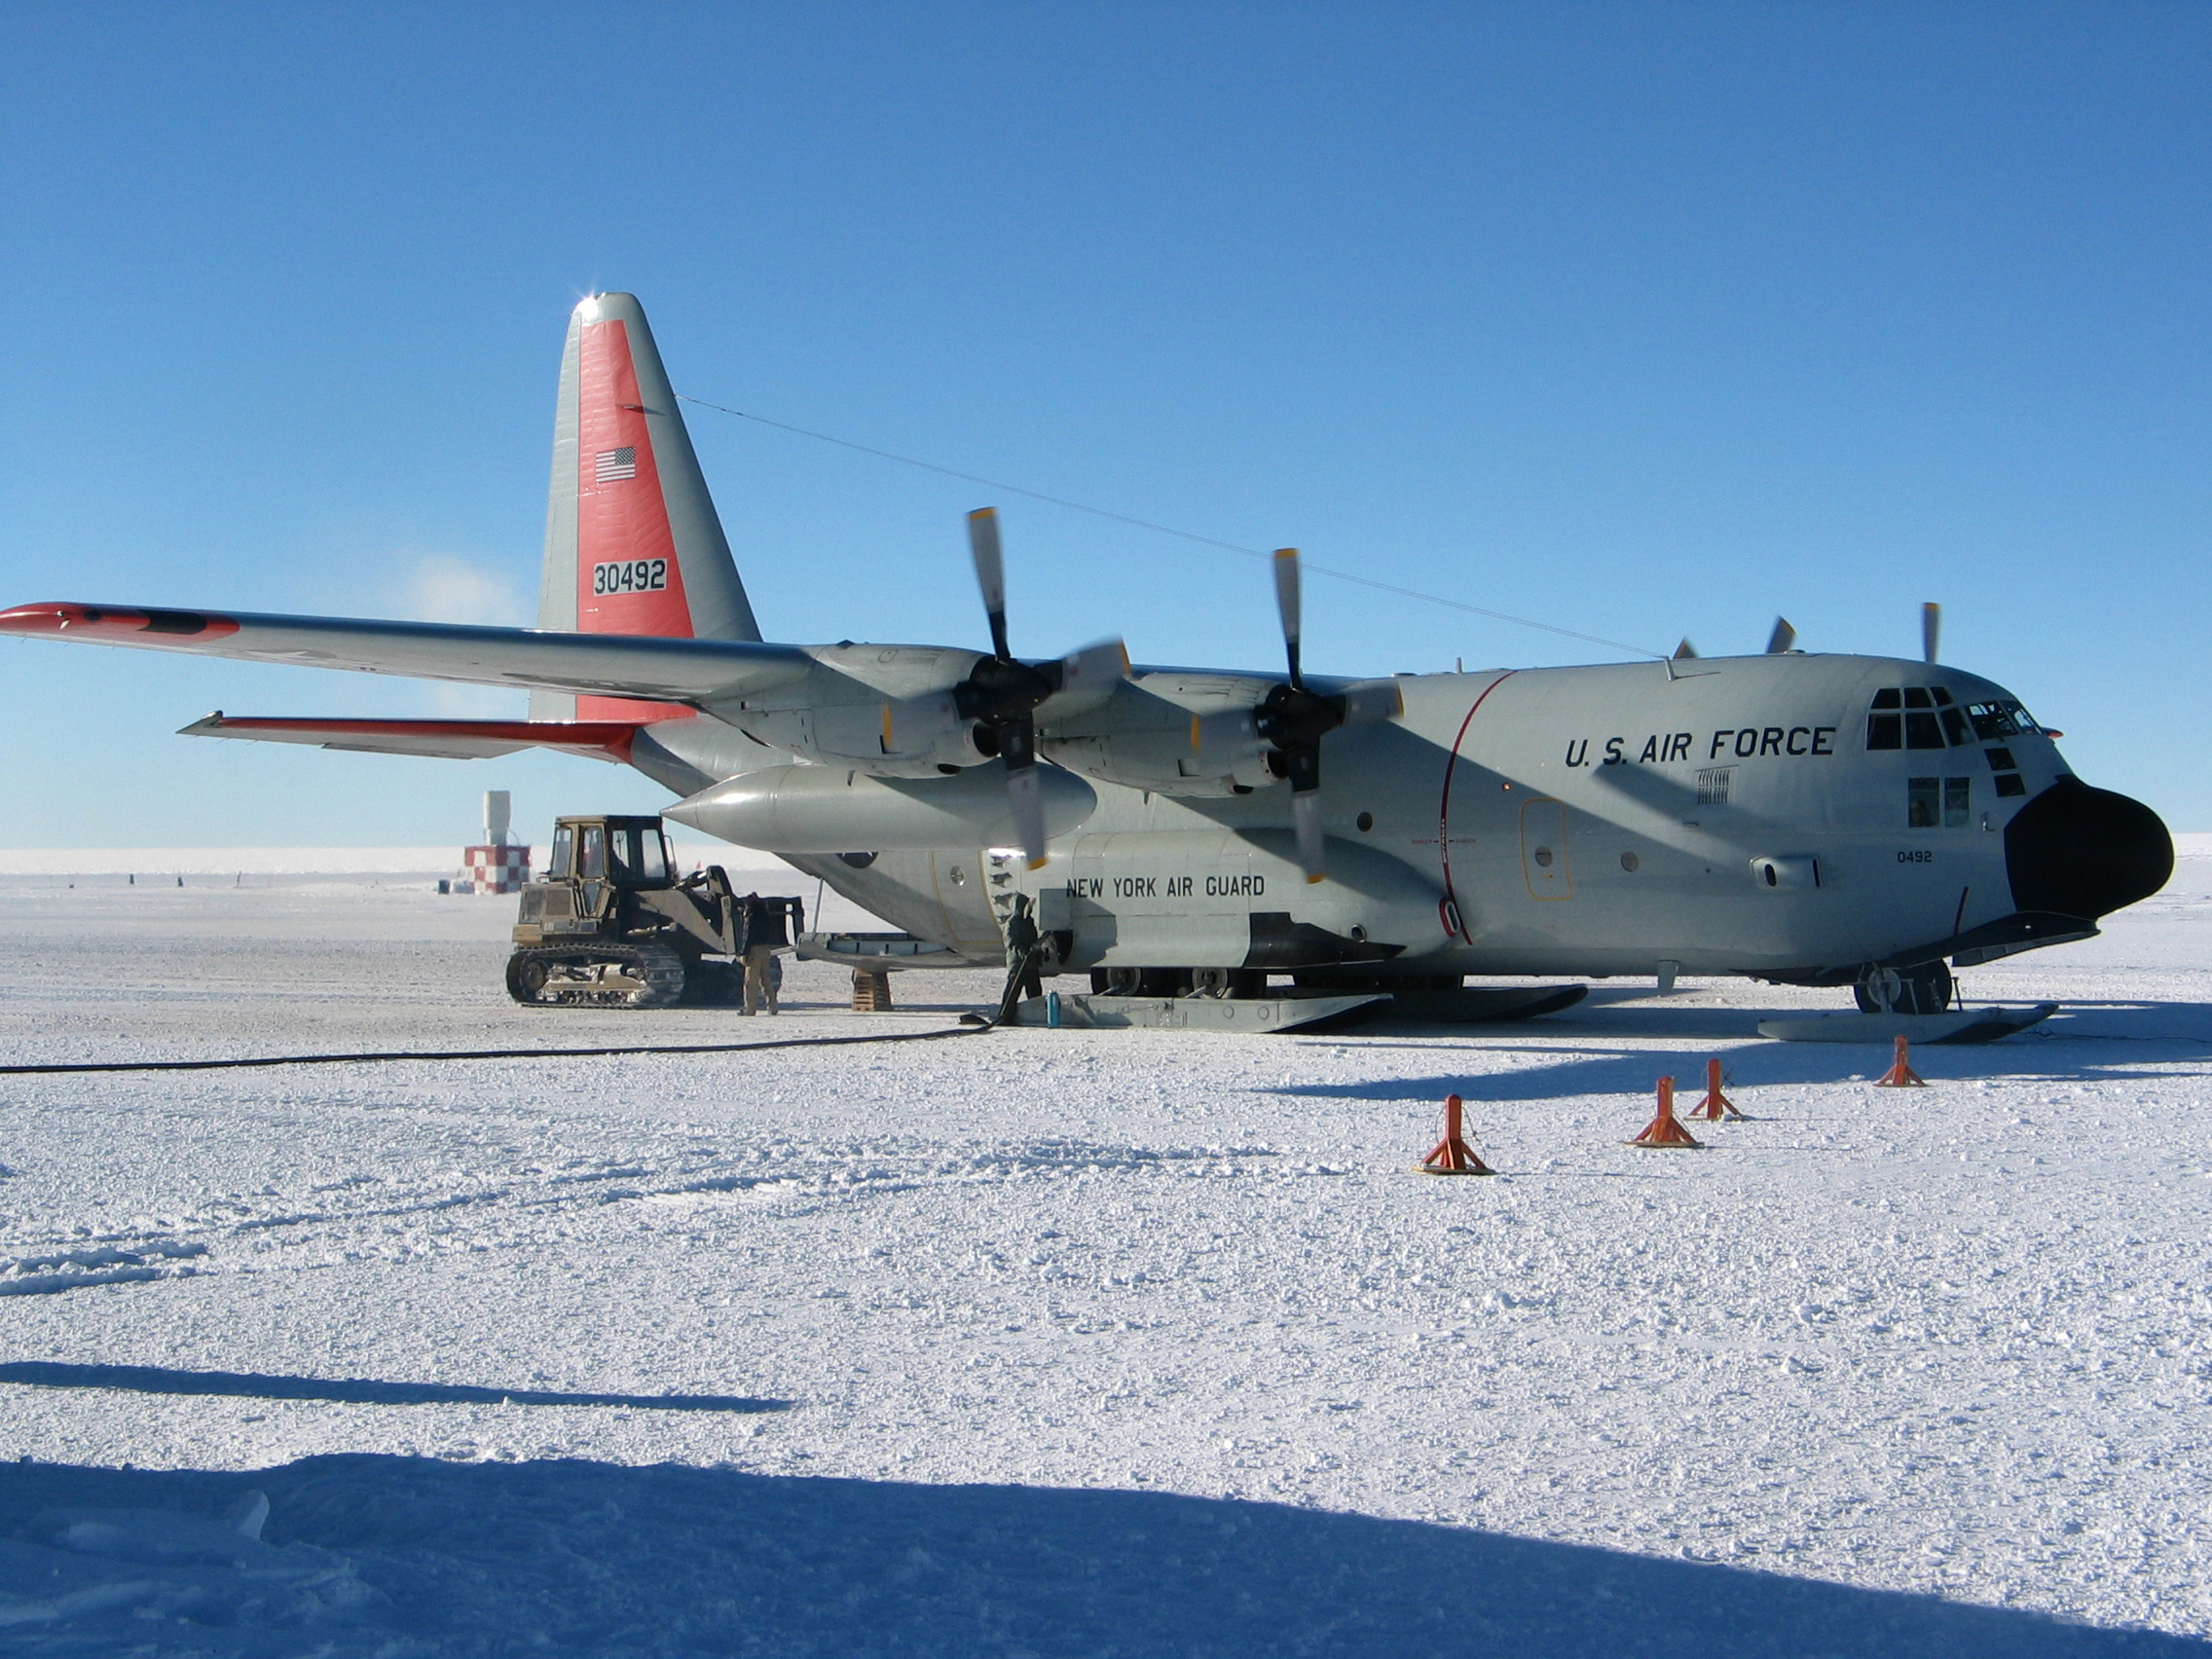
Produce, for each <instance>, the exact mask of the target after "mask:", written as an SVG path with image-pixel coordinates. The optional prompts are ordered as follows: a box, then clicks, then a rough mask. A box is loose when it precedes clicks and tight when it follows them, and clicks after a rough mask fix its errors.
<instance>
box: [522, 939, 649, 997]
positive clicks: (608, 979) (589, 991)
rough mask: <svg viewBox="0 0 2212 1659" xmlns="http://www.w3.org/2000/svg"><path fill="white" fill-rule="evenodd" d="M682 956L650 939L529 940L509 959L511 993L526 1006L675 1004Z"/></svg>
mask: <svg viewBox="0 0 2212 1659" xmlns="http://www.w3.org/2000/svg"><path fill="white" fill-rule="evenodd" d="M683 979H684V974H683V958H682V956H681V955H679V954H678V953H677V952H676V950H675V949H674V948H672V947H671V946H669V945H665V944H660V943H657V942H654V941H652V940H637V941H621V942H617V941H614V940H600V941H595V942H593V943H591V944H576V945H549V944H544V945H525V946H523V947H522V948H520V949H518V950H517V951H516V952H515V953H514V954H513V955H512V956H510V957H508V958H507V995H509V996H511V997H513V998H514V1000H515V1001H516V1002H518V1003H521V1004H523V1005H524V1006H525V1007H528V1008H673V1007H674V1006H675V1005H676V1004H677V1003H679V1002H681V1001H682V998H683Z"/></svg>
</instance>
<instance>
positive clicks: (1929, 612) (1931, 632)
mask: <svg viewBox="0 0 2212 1659" xmlns="http://www.w3.org/2000/svg"><path fill="white" fill-rule="evenodd" d="M1942 632H1943V608H1942V607H1941V606H1940V605H1937V604H1936V603H1935V602H1934V601H1930V602H1929V603H1928V604H1926V605H1924V606H1922V607H1921V608H1920V660H1921V661H1922V662H1934V661H1935V660H1936V640H1937V638H1938V637H1939V636H1940V635H1941V634H1942Z"/></svg>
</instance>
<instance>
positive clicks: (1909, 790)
mask: <svg viewBox="0 0 2212 1659" xmlns="http://www.w3.org/2000/svg"><path fill="white" fill-rule="evenodd" d="M1942 822H1943V780H1942V779H1941V778H1914V779H1911V780H1910V781H1909V782H1907V783H1906V785H1905V799H1904V827H1905V828H1906V829H1907V830H1933V829H1935V828H1936V826H1937V825H1939V824H1941V823H1942Z"/></svg>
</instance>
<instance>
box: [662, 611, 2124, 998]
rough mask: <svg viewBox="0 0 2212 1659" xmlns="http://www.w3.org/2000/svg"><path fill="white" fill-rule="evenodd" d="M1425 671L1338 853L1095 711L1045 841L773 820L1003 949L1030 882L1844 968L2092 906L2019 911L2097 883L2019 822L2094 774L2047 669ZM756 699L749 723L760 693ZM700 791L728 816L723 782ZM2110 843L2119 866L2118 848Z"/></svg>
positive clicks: (1345, 925)
mask: <svg viewBox="0 0 2212 1659" xmlns="http://www.w3.org/2000/svg"><path fill="white" fill-rule="evenodd" d="M1223 678H1226V677H1212V676H1198V675H1193V674H1187V673H1179V672H1178V671H1158V672H1157V673H1152V674H1147V673H1144V672H1140V673H1139V674H1138V675H1137V676H1136V677H1135V678H1134V679H1133V681H1132V682H1131V686H1132V692H1133V694H1135V695H1138V696H1149V695H1158V694H1160V691H1161V688H1164V689H1165V690H1167V691H1171V692H1175V693H1177V694H1179V695H1183V697H1184V701H1185V702H1188V701H1189V697H1188V692H1189V690H1190V687H1191V686H1192V685H1193V684H1194V683H1195V682H1198V681H1199V680H1201V679H1210V680H1215V681H1216V682H1217V683H1218V682H1219V680H1220V679H1223ZM1396 684H1397V686H1398V688H1399V693H1400V696H1401V698H1402V704H1403V713H1402V715H1401V716H1400V717H1399V718H1397V719H1392V720H1390V721H1387V722H1384V723H1379V724H1374V725H1366V726H1359V727H1347V728H1345V729H1342V730H1339V731H1336V732H1333V733H1331V734H1330V736H1329V737H1328V739H1327V747H1326V755H1327V765H1328V775H1329V787H1328V790H1327V792H1326V795H1325V798H1324V804H1323V828H1324V830H1325V832H1326V834H1327V836H1328V838H1329V843H1328V844H1329V860H1328V869H1329V873H1328V876H1327V878H1326V879H1325V880H1324V881H1322V882H1320V883H1318V884H1309V883H1308V882H1306V881H1305V880H1304V878H1303V876H1302V874H1301V872H1300V869H1299V866H1298V863H1297V860H1296V856H1295V851H1294V849H1293V848H1292V846H1291V844H1290V837H1289V833H1288V828H1287V825H1288V814H1287V802H1286V799H1285V797H1286V795H1287V787H1286V786H1284V785H1282V784H1279V783H1277V784H1272V785H1267V786H1263V787H1257V788H1253V789H1251V790H1250V791H1249V792H1248V793H1235V785H1232V786H1231V787H1230V790H1229V791H1228V792H1227V793H1218V794H1216V793H1200V794H1191V793H1180V792H1179V791H1177V790H1176V786H1175V784H1174V783H1172V782H1169V783H1166V784H1165V785H1164V787H1162V788H1161V789H1157V790H1146V789H1140V788H1135V787H1130V786H1128V785H1126V784H1121V783H1116V782H1113V781H1110V780H1109V779H1108V778H1107V777H1106V776H1103V775H1101V774H1102V772H1103V770H1104V768H1105V767H1106V766H1107V765H1109V764H1111V763H1112V756H1110V755H1107V756H1103V757H1101V756H1100V750H1099V746H1098V745H1096V744H1091V745H1088V746H1087V745H1086V744H1085V743H1084V742H1083V741H1081V740H1080V739H1078V740H1076V741H1072V742H1066V743H1054V742H1051V741H1048V742H1047V744H1046V745H1045V751H1046V754H1047V755H1048V756H1049V757H1052V758H1055V759H1059V760H1061V761H1063V762H1064V763H1067V764H1068V765H1069V769H1070V770H1077V769H1079V768H1082V767H1083V766H1084V765H1085V763H1086V761H1087V759H1096V760H1097V762H1098V764H1097V768H1096V769H1095V770H1094V771H1093V774H1092V775H1091V776H1089V777H1088V778H1086V779H1085V780H1084V781H1085V782H1086V783H1087V784H1088V788H1089V793H1091V794H1092V795H1094V796H1095V806H1094V807H1093V808H1092V809H1091V810H1089V811H1088V813H1087V814H1086V815H1085V816H1084V817H1083V819H1082V821H1081V822H1080V824H1077V825H1074V826H1072V827H1070V828H1067V829H1064V830H1061V831H1060V832H1059V833H1056V834H1055V835H1054V836H1053V837H1052V839H1051V842H1050V843H1049V845H1050V850H1051V862H1050V863H1049V864H1048V865H1047V866H1045V867H1044V868H1043V869H1041V870H1035V871H1032V870H1030V869H1028V868H1026V867H1024V861H1023V860H1021V859H1020V858H1019V857H1018V856H1015V855H1014V854H1013V852H1012V851H1011V849H1009V848H1006V847H1004V846H999V847H993V846H990V845H985V844H981V843H980V841H979V840H978V841H977V842H973V843H971V844H962V845H952V844H946V845H941V846H896V847H889V848H878V847H872V846H866V845H855V846H852V847H850V848H847V849H844V856H837V855H835V854H830V853H827V852H825V851H824V850H822V849H821V848H819V847H814V846H810V845H809V846H797V847H793V846H786V847H770V848H769V850H775V851H782V852H784V854H785V856H786V857H788V858H790V859H791V861H792V862H793V863H794V864H796V865H797V866H799V867H801V868H803V869H805V870H806V871H807V872H809V873H811V874H815V875H818V876H820V877H821V879H823V880H824V881H825V882H827V883H828V884H829V885H830V887H831V888H833V889H834V890H835V891H837V892H839V893H840V894H843V895H844V896H845V897H847V898H849V899H851V900H852V901H854V902H855V903H859V904H862V905H864V906H866V908H868V909H870V910H871V911H873V912H874V913H876V914H878V915H880V916H882V917H884V918H885V919H886V920H889V921H891V922H893V923H895V924H896V925H897V926H899V927H902V928H903V929H905V930H907V931H909V932H911V933H913V934H915V935H917V936H918V937H921V938H924V939H928V940H933V941H935V942H938V943H940V944H942V945H945V946H947V947H949V948H951V949H953V950H955V951H958V952H960V953H961V954H963V955H966V956H969V957H971V958H973V959H975V960H977V961H987V960H992V959H995V958H996V957H997V955H998V954H999V952H1000V950H1001V949H1002V945H1001V939H1002V927H1003V921H1004V918H1005V916H1006V914H1007V910H1008V906H1009V904H1010V903H1011V901H1012V899H1013V896H1014V894H1016V893H1026V894H1029V895H1030V896H1031V897H1032V898H1034V899H1035V900H1036V901H1037V903H1038V907H1039V916H1040V921H1041V924H1042V925H1043V926H1044V927H1045V928H1046V930H1047V931H1048V932H1049V933H1053V934H1057V935H1058V936H1059V937H1060V940H1061V941H1062V946H1063V955H1062V956H1061V958H1060V963H1061V966H1062V967H1064V968H1066V969H1070V970H1085V969H1113V968H1137V969H1167V968H1181V969H1195V968H1225V969H1264V970H1273V971H1300V970H1308V971H1320V970H1323V969H1325V968H1327V967H1330V966H1337V967H1343V966H1346V965H1347V964H1348V965H1356V966H1358V967H1359V968H1360V969H1361V970H1362V971H1365V972H1373V973H1376V974H1378V975H1381V976H1383V977H1396V976H1407V977H1448V976H1459V975H1578V976H1602V975H1632V974H1641V975H1649V974H1653V973H1655V972H1664V971H1666V970H1665V966H1664V965H1668V964H1673V965H1675V966H1676V967H1677V968H1678V969H1679V971H1681V972H1684V973H1710V974H1739V975H1755V976H1761V977H1775V978H1782V979H1794V980H1829V981H1840V980H1845V979H1849V978H1851V977H1854V976H1855V975H1856V974H1857V973H1858V972H1859V971H1860V970H1861V969H1862V967H1864V966H1865V965H1867V964H1877V963H1884V962H1890V961H1904V960H1927V959H1930V958H1931V957H1933V956H1935V955H1940V954H1955V955H1959V956H1961V957H1962V958H1972V953H1974V952H1976V951H1979V952H1981V953H1982V955H1981V956H1980V957H1979V958H1972V959H1986V957H1987V956H1993V955H1999V954H2004V953H2006V951H2007V950H2009V949H2019V948H2025V947H2027V946H2029V945H2031V944H2040V943H2047V942H2051V941H2053V940H2055V939H2057V938H2059V937H2066V936H2069V935H2071V936H2076V937H2078V936H2079V935H2080V934H2081V933H2084V932H2087V931H2089V929H2090V925H2091V924H2092V922H2093V914H2094V912H2093V911H2092V913H2091V914H2090V915H2086V916H2077V917H2076V918H2075V920H2076V922H2077V923H2078V924H2079V925H2077V926H2074V927H2071V928H2069V927H2067V926H2065V925H2063V924H2062V923H2060V922H2058V921H2052V920H2047V919H2046V920H2042V921H2028V922H2019V921H2014V920H2012V919H2014V918H2019V917H2021V916H2023V915H2029V916H2037V917H2049V916H2051V915H2063V914H2066V913H2068V912H2066V911H2064V910H2061V909H2056V908H2054V906H2053V905H2052V903H2050V902H2049V895H2048V894H2046V893H2030V894H2020V893H2016V892H2015V886H2016V882H2015V875H2016V873H2017V871H2018V869H2019V867H2020V865H2021V857H2022V855H2021V853H2020V851H2019V842H2020V839H2021V837H2020V835H2019V834H2017V833H2014V834H2012V835H2010V836H2009V835H2008V831H2009V830H2011V829H2012V826H2013V824H2014V821H2015V819H2016V818H2017V817H2018V815H2019V814H2020V813H2021V811H2022V809H2023V808H2024V807H2026V806H2027V805H2028V803H2029V802H2031V801H2033V800H2036V799H2038V798H2039V797H2041V796H2043V795H2045V793H2046V792H2047V791H2049V790H2050V789H2051V788H2052V786H2054V785H2056V784H2059V783H2060V782H2061V781H2063V780H2066V779H2068V778H2069V777H2070V773H2069V771H2068V768H2067V766H2066V763H2065V761H2064V759H2063V758H2062V757H2061V756H2060V755H2059V753H2058V750H2057V747H2056V745H2055V744H2054V743H2053V742H2052V741H2051V739H2050V738H2049V737H2047V736H2046V735H2045V734H2044V733H2043V732H2042V731H2041V730H2040V729H2038V728H2036V727H2035V725H2034V724H2033V722H2032V721H2031V720H2029V719H2027V717H2026V716H2025V714H2024V713H2023V712H2021V711H2020V709H2019V704H2018V702H2017V700H2016V699H2014V698H2012V697H2011V696H2010V695H2009V693H2007V692H2006V691H2005V690H2004V689H2003V688H2002V687H2000V686H1998V685H1995V684H1993V683H1992V682H1988V681H1986V680H1983V679H1980V678H1978V677H1976V676H1973V675H1969V674H1964V673H1961V672H1959V671H1957V670H1955V669H1950V668H1946V667H1941V666H1932V665H1929V664H1925V663H1918V662H1909V661H1901V660H1896V659H1890V658H1880V657H1857V656H1828V655H1801V654H1797V653H1788V654H1782V655H1774V656H1758V657H1742V658H1702V659H1693V660H1688V661H1682V662H1674V663H1658V662H1652V663H1629V664H1618V665H1606V666H1597V667H1587V668H1553V669H1524V670H1519V671H1490V672H1482V673H1473V674H1450V675H1408V676H1401V677H1398V678H1397V681H1396ZM1908 698H1910V699H1911V700H1912V701H1913V702H1915V703H1916V704H1918V705H1919V706H1918V707H1914V708H1910V709H1908V708H1906V707H1905V706H1904V705H1905V703H1906V701H1907V699H1908ZM1939 698H1940V699H1942V700H1940V701H1939V700H1938V699H1939ZM1878 703H1880V704H1886V705H1890V706H1889V707H1885V708H1877V707H1876V705H1877V704H1878ZM732 723H733V724H734V725H735V726H736V728H737V729H738V730H739V731H740V732H742V731H743V730H744V729H745V728H746V726H747V724H748V721H747V718H746V716H745V715H744V714H742V713H740V714H737V715H735V716H734V717H732ZM761 723H762V724H763V725H768V724H770V723H771V722H768V721H763V722H761ZM1109 723H1110V722H1109ZM1155 723H1156V724H1157V722H1155ZM690 724H692V722H679V723H677V724H673V725H667V726H658V727H655V728H653V736H654V737H655V738H656V739H657V740H658V741H659V742H660V743H661V744H663V745H666V746H668V747H669V748H670V749H671V750H672V751H674V750H689V751H691V752H692V753H693V754H695V755H696V756H697V758H698V760H699V761H701V762H703V763H704V765H702V766H691V767H685V768H684V769H683V770H682V771H676V770H674V769H671V770H670V772H669V775H668V776H667V777H666V779H665V781H666V782H668V783H669V784H670V785H671V786H672V787H675V788H678V789H680V790H684V791H686V792H687V793H696V794H701V795H704V796H705V797H707V798H708V799H709V800H710V801H711V799H712V797H713V795H714V793H715V791H714V790H713V789H712V788H708V787H705V786H704V784H703V779H704V778H705V776H706V773H707V772H708V771H709V770H711V769H712V768H713V767H714V766H715V765H716V764H717V761H718V759H724V760H726V758H727V757H730V756H738V757H742V756H743V752H744V748H745V747H746V746H747V744H746V742H743V741H741V743H740V744H739V746H738V747H737V748H736V749H734V750H733V749H731V748H730V747H728V746H727V744H726V734H727V733H728V731H729V727H727V726H723V727H722V728H721V733H722V735H720V736H711V735H710V732H709V731H708V730H706V729H693V730H690V731H685V730H684V729H682V728H683V727H684V726H685V725H690ZM716 724H717V725H719V724H720V722H716ZM1888 743H1894V744H1895V747H1881V746H1879V745H1884V744H1888ZM710 750H712V751H719V755H718V754H713V753H710V752H709V751H710ZM757 752H758V751H757V748H756V754H757ZM672 757H673V756H672ZM777 758H784V756H777ZM741 781H742V780H741ZM801 781H807V782H811V781H814V780H813V779H812V778H811V777H807V778H803V779H802V780H801ZM854 782H855V786H856V787H865V785H866V780H865V779H855V780H854ZM878 787H881V786H878ZM2077 787H2078V786H2077ZM930 788H932V786H931V785H929V784H926V783H924V784H919V785H915V786H912V787H911V788H909V790H908V793H909V794H919V793H927V792H928V791H929V790H930ZM1171 791H1172V792H1175V793H1170V792H1171ZM2081 793H2083V794H2085V795H2090V796H2094V797H2096V798H2097V799H2099V800H2103V801H2118V800H2120V799H2121V797H2118V796H2110V795H2106V794H2104V793H2103V792H2094V791H2086V790H2083V791H2082V792H2081ZM677 815H678V816H680V817H685V818H686V820H687V821H688V822H691V823H694V824H696V825H698V826H699V827H700V828H702V829H707V830H717V829H718V822H717V816H716V814H715V812H714V810H713V808H712V806H711V805H709V806H704V807H695V808H694V810H693V811H692V812H691V813H689V814H686V813H685V812H684V811H683V810H682V809H678V811H677ZM2108 816H2109V815H2108ZM2146 816H2147V815H2146ZM2030 828H2031V829H2032V828H2033V826H2031V827H2030ZM2076 828H2079V827H2078V826H2077V827H2076ZM2124 831H2125V827H2124V826H2120V827H2118V829H2117V830H2115V832H2119V833H2122V834H2124ZM725 832H726V828H725ZM2052 832H2062V831H2052ZM2159 838H2160V839H2161V840H2162V839H2163V837H2162V832H2161V833H2160V837H2159ZM773 839H774V837H773V836H772V835H768V836H762V837H758V838H757V840H759V841H765V840H773ZM2031 851H2032V850H2031ZM2079 855H2080V858H2081V860H2082V861H2083V863H2084V865H2085V866H2096V865H2098V864H2099V863H2100V861H2102V860H2104V859H2105V858H2106V857H2107V852H2106V850H2103V849H2100V848H2099V847H2097V846H2095V845H2084V846H2083V847H2081V848H2080V849H2079ZM2122 862H2123V863H2124V862H2127V860H2126V859H2125V858H2124V857H2123V859H2122ZM2135 862H2140V860H2139V859H2138V860H2136V861H2135ZM2090 885H2091V887H2092V888H2093V887H2094V886H2095V881H2094V879H2093V875H2092V879H2091V881H2090ZM2091 897H2093V898H2097V899H2099V900H2100V901H2101V899H2102V898H2103V895H2101V894H2095V893H2092V894H2091ZM2103 907H2109V905H2105V906H2103ZM2075 908H2076V909H2082V908H2087V906H2086V905H2083V904H2077V905H2076V906H2075ZM2008 924H2010V925H2008ZM1962 941H1964V942H1962Z"/></svg>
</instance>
